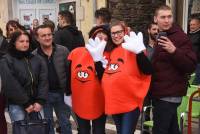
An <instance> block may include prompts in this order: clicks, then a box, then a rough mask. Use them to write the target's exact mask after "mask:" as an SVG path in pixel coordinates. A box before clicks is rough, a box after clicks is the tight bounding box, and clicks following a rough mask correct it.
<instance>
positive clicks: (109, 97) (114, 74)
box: [102, 46, 151, 114]
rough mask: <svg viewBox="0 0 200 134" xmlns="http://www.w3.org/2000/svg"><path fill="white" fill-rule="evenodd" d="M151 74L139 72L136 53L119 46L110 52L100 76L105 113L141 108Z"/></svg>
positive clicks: (117, 112)
mask: <svg viewBox="0 0 200 134" xmlns="http://www.w3.org/2000/svg"><path fill="white" fill-rule="evenodd" d="M150 80H151V76H150V75H149V76H147V75H144V74H142V72H140V70H139V68H138V65H137V61H136V55H135V54H134V53H132V52H129V51H127V50H125V49H123V48H122V47H121V46H119V47H117V48H115V49H114V50H113V51H112V52H111V53H110V62H109V65H108V66H107V68H106V69H105V72H104V75H103V78H102V87H103V90H104V96H105V113H106V114H119V113H125V112H130V111H132V110H134V109H135V108H137V107H139V108H140V109H141V108H142V105H143V100H144V97H145V96H146V94H147V91H148V89H149V85H150Z"/></svg>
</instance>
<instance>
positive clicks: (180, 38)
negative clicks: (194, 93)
mask: <svg viewBox="0 0 200 134" xmlns="http://www.w3.org/2000/svg"><path fill="white" fill-rule="evenodd" d="M166 32H167V37H168V38H169V39H170V40H171V41H172V43H173V44H174V45H175V47H176V51H175V53H173V54H170V53H168V52H166V51H165V50H164V49H162V47H161V46H159V45H156V46H155V51H154V54H153V57H152V64H153V68H154V71H155V73H154V75H153V78H152V84H151V88H150V93H151V95H152V97H154V98H161V97H177V96H184V95H185V94H186V92H187V81H188V74H190V73H192V72H193V71H194V70H195V67H196V55H195V53H194V52H193V51H192V45H191V42H190V40H189V38H188V37H187V35H186V34H185V33H184V32H183V31H182V30H181V29H180V28H179V27H178V26H175V25H173V26H172V28H170V29H169V30H168V31H166Z"/></svg>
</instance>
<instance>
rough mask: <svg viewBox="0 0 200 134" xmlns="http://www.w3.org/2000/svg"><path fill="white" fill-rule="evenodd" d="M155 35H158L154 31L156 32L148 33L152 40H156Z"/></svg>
mask: <svg viewBox="0 0 200 134" xmlns="http://www.w3.org/2000/svg"><path fill="white" fill-rule="evenodd" d="M157 35H158V34H157V33H156V34H151V33H150V38H151V39H152V40H154V41H156V37H157Z"/></svg>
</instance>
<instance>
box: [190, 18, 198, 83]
mask: <svg viewBox="0 0 200 134" xmlns="http://www.w3.org/2000/svg"><path fill="white" fill-rule="evenodd" d="M188 35H189V37H190V40H191V41H192V48H193V50H194V51H195V53H196V55H197V61H198V64H197V67H196V71H195V73H196V75H195V79H194V81H193V83H192V84H195V85H200V18H198V17H193V18H192V19H191V20H190V31H189V34H188Z"/></svg>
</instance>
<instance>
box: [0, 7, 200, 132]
mask: <svg viewBox="0 0 200 134" xmlns="http://www.w3.org/2000/svg"><path fill="white" fill-rule="evenodd" d="M95 18H96V25H95V26H94V27H92V28H91V30H90V32H89V40H88V41H85V40H84V38H83V35H82V32H81V31H80V30H78V28H77V27H76V25H75V21H74V18H73V14H72V13H70V12H69V11H60V12H59V13H58V26H57V27H55V24H54V23H53V22H52V21H50V20H47V21H45V22H44V23H43V24H41V25H40V24H39V21H38V20H37V19H34V20H33V25H32V28H31V29H30V30H29V32H27V31H26V29H25V28H24V27H23V26H22V25H21V24H19V22H17V21H14V20H10V21H9V22H8V23H7V25H6V31H7V33H6V37H4V36H3V33H2V31H0V56H1V57H0V58H1V60H0V70H1V72H0V91H1V93H0V119H1V122H0V133H1V134H6V133H7V128H6V120H5V117H4V110H5V108H6V107H7V108H8V113H9V116H10V118H11V121H12V123H13V122H15V121H19V120H23V119H24V118H25V116H26V115H27V114H28V115H32V116H34V113H35V112H40V113H41V114H42V117H43V118H46V119H49V120H50V122H49V123H50V124H49V125H50V129H49V134H54V133H55V131H54V119H53V111H55V114H56V117H57V119H58V123H59V131H60V133H61V134H72V126H71V123H70V115H72V116H73V118H74V120H75V121H76V122H77V126H78V128H77V129H78V133H79V134H90V133H91V131H92V133H93V134H105V124H106V118H107V116H108V115H109V116H110V115H111V116H112V118H113V120H114V123H115V125H116V129H117V134H133V133H134V131H135V129H136V125H137V122H138V118H139V116H140V113H141V111H142V108H143V105H153V107H154V108H153V121H154V125H153V130H152V131H153V134H179V133H180V130H179V126H178V120H177V107H178V106H179V105H180V104H181V101H182V97H183V96H184V95H186V92H187V87H188V76H189V75H190V74H192V73H193V72H194V71H195V73H196V78H195V80H194V84H197V85H199V84H200V78H199V77H200V63H199V57H200V56H199V51H200V35H199V32H200V19H199V18H198V17H193V18H192V19H191V20H190V27H189V28H190V31H189V33H188V35H187V34H185V33H184V32H183V31H182V29H181V28H180V27H179V26H177V25H176V24H175V22H174V20H173V14H172V10H171V8H170V7H169V6H166V5H162V6H160V7H158V8H157V9H156V10H155V14H154V18H152V19H153V21H152V23H150V24H149V25H148V27H147V34H148V36H147V37H148V39H147V40H146V41H145V42H144V39H143V34H142V33H141V32H139V33H135V32H134V31H133V30H131V28H130V27H128V26H127V25H126V22H124V21H122V20H118V19H113V18H111V14H110V12H109V10H108V9H107V8H100V9H98V10H97V11H96V12H95ZM55 29H56V30H55ZM190 39H191V40H190ZM196 55H197V58H196ZM65 99H66V100H68V101H65ZM70 101H71V103H70ZM145 116H146V119H148V118H149V117H150V113H149V112H148V113H147V114H146V115H145Z"/></svg>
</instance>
